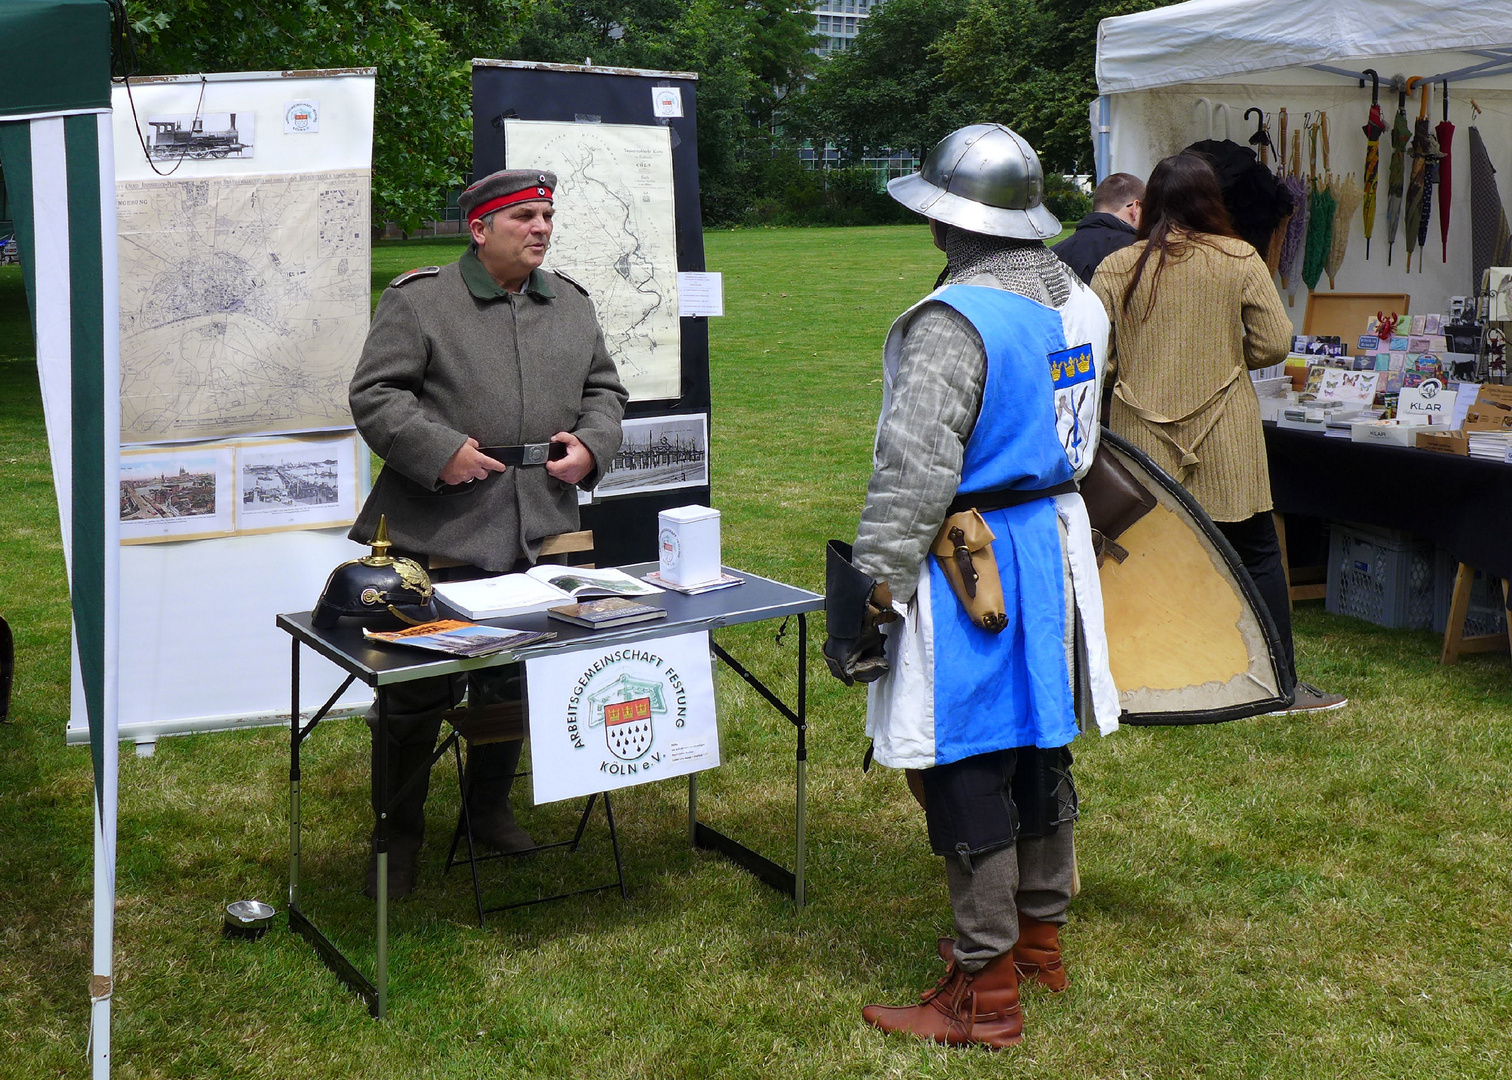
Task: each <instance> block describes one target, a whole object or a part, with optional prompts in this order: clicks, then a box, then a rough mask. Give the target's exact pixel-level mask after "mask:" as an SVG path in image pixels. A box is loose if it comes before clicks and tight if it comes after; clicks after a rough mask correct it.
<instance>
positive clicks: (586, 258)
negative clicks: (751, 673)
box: [504, 120, 682, 401]
mask: <svg viewBox="0 0 1512 1080" xmlns="http://www.w3.org/2000/svg"><path fill="white" fill-rule="evenodd" d="M504 148H505V149H504V156H505V165H506V167H507V168H511V169H546V170H549V171H551V172H554V173H556V174H557V199H556V229H555V231H554V232H553V233H552V236H551V247H550V249H549V250H548V252H547V255H546V267H547V269H556V270H561V271H562V272H563V273H565V274H569V275H571V277H572V278H573V280H575V281H579V282H581V283H582V284H583V286H584V287H585V288H587V289H588V292H589V295H590V296H592V298H593V303H594V306H595V308H596V309H597V310H598V317H599V324H600V325H601V326H602V327H603V328H604V340H605V342H606V343H607V344H608V346H609V354H610V355H611V356H613V357H614V362H615V363H616V364H617V365H618V366H619V374H620V378H621V379H622V380H624V383H625V388H626V389H627V390H629V391H630V398H631V400H632V401H644V400H648V399H654V398H675V397H678V396H680V395H681V393H682V342H681V334H680V330H679V325H678V321H677V319H678V314H677V220H676V216H675V214H674V211H673V205H672V137H671V133H670V130H669V129H668V128H665V127H660V126H655V127H652V126H648V125H640V124H578V123H564V122H558V121H547V120H508V121H505V124H504Z"/></svg>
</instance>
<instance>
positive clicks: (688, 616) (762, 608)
mask: <svg viewBox="0 0 1512 1080" xmlns="http://www.w3.org/2000/svg"><path fill="white" fill-rule="evenodd" d="M656 568H657V564H656V563H650V562H648V563H635V564H632V565H630V566H623V567H620V569H622V570H624V571H625V572H626V573H627V574H630V575H631V576H632V577H640V576H641V575H642V574H645V573H649V572H650V571H652V570H655V569H656ZM724 571H725V573H727V574H734V575H735V576H736V577H739V578H743V579H744V582H743V583H742V584H740V585H736V586H734V587H732V588H728V589H719V590H716V591H714V592H708V593H701V594H699V595H697V596H686V595H684V594H682V593H676V592H672V591H670V590H669V591H666V592H663V593H659V594H657V595H655V596H648V597H644V598H643V599H644V600H645V602H646V603H649V604H655V605H656V606H657V607H664V608H666V609H667V617H666V618H665V619H658V620H657V621H656V622H651V623H636V624H633V625H631V626H619V627H614V628H612V629H609V630H589V629H587V628H586V627H580V626H574V625H572V624H571V623H565V622H562V621H561V620H559V619H552V618H549V617H548V616H547V615H546V613H545V612H544V611H533V612H530V613H529V614H525V615H513V616H510V617H509V618H506V619H481V620H478V621H480V622H483V623H486V624H487V625H489V626H508V627H512V628H514V629H517V630H551V631H553V632H555V633H556V635H557V636H556V637H555V638H553V639H551V640H549V641H543V642H540V643H538V644H535V645H530V646H527V647H525V648H523V649H518V650H515V651H508V652H499V653H493V654H491V655H489V656H476V657H466V658H464V657H449V656H441V655H439V654H433V653H427V652H424V651H422V650H420V649H415V648H408V647H406V646H403V645H389V644H382V643H378V642H373V641H370V640H368V639H367V638H365V637H363V636H362V626H361V624H360V623H359V622H357V621H356V620H353V619H343V620H341V622H340V623H339V624H338V625H336V626H333V627H331V628H330V629H321V628H319V627H316V626H314V625H312V624H311V622H310V612H308V611H300V612H293V613H290V614H286V615H280V616H278V626H279V628H280V629H282V630H284V631H286V632H287V633H289V634H290V635H292V636H293V637H294V638H295V639H296V640H298V641H299V642H301V643H302V644H304V645H307V646H309V647H310V648H311V649H314V650H315V651H316V652H318V653H320V655H322V656H324V657H325V658H326V659H327V660H330V661H331V662H332V663H334V664H336V665H337V666H338V667H340V668H343V669H345V670H346V671H348V672H350V673H351V674H353V675H355V676H357V678H359V679H361V680H362V681H363V682H365V683H366V684H367V685H369V686H389V685H393V684H394V683H401V682H410V681H412V680H414V679H427V678H431V677H433V676H436V675H450V674H452V673H453V672H459V671H477V670H479V669H481V668H490V667H498V666H500V665H503V664H513V663H518V662H520V661H522V660H529V659H532V658H534V657H539V656H550V655H552V654H555V653H564V652H577V651H581V650H584V649H602V648H606V647H608V646H612V645H617V644H621V643H623V642H629V641H648V640H650V639H652V638H662V637H672V636H674V635H677V634H688V633H694V632H696V631H699V630H717V629H719V628H720V627H721V626H737V625H739V624H741V623H749V622H760V621H761V620H763V619H780V618H783V617H785V616H788V615H801V614H805V613H807V612H810V611H821V610H823V608H824V597H822V596H820V595H819V594H818V593H812V592H809V591H808V590H807V589H800V588H797V587H796V586H793V585H784V584H783V583H782V582H780V581H773V580H771V579H770V578H764V577H760V576H759V575H756V574H749V573H746V572H745V571H743V570H736V569H733V568H731V567H728V566H727V567H725V568H724ZM439 599H440V598H439V597H438V598H437V600H438V601H439ZM438 606H444V605H438ZM458 617H459V618H460V617H461V616H458Z"/></svg>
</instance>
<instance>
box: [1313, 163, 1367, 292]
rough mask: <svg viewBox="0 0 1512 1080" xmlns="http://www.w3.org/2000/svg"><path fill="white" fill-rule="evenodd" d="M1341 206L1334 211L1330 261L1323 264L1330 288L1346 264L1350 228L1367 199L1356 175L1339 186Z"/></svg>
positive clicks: (1338, 195)
mask: <svg viewBox="0 0 1512 1080" xmlns="http://www.w3.org/2000/svg"><path fill="white" fill-rule="evenodd" d="M1336 197H1337V198H1338V201H1339V205H1338V208H1337V209H1336V210H1334V220H1333V243H1332V244H1331V245H1330V246H1329V250H1328V260H1327V261H1326V262H1325V263H1324V264H1323V269H1324V271H1325V272H1326V273H1327V274H1328V287H1329V288H1330V289H1332V288H1334V287H1335V286H1334V275H1335V274H1337V273H1338V272H1339V267H1340V266H1341V265H1343V263H1344V252H1345V250H1346V249H1347V248H1348V247H1349V226H1350V223H1351V222H1352V221H1353V220H1354V215H1355V211H1356V210H1358V209H1359V208H1360V203H1361V202H1362V201H1363V200H1364V198H1365V192H1364V191H1363V190H1361V188H1360V185H1359V184H1357V183H1355V178H1354V173H1350V174H1349V175H1348V176H1346V177H1345V178H1344V182H1343V183H1342V184H1340V185H1338V189H1337V195H1336Z"/></svg>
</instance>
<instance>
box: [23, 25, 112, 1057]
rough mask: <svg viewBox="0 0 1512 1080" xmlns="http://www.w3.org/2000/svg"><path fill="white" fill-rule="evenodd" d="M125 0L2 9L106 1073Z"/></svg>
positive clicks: (96, 1011) (95, 1005) (97, 1050)
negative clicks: (87, 782) (74, 716)
mask: <svg viewBox="0 0 1512 1080" xmlns="http://www.w3.org/2000/svg"><path fill="white" fill-rule="evenodd" d="M110 33H111V16H110V8H109V6H108V5H107V4H106V3H104V0H5V2H4V3H3V4H0V43H3V44H0V60H3V63H0V168H3V169H4V173H5V186H6V189H7V195H8V199H9V204H10V213H11V217H12V220H13V221H14V222H15V225H16V239H17V244H18V246H19V249H20V253H21V263H22V273H23V277H24V279H25V282H26V294H27V300H28V303H29V306H30V309H31V318H32V330H33V334H34V337H35V340H36V347H37V375H38V379H39V381H40V383H41V387H42V401H43V411H44V413H45V416H46V421H47V434H48V447H49V450H50V452H51V456H52V466H53V482H54V485H55V487H56V489H57V492H58V516H59V519H60V524H61V526H62V534H63V546H64V559H65V561H66V563H67V566H68V575H69V577H68V580H69V596H70V601H71V605H72V609H73V645H74V657H75V671H76V674H77V679H76V689H81V690H82V699H83V705H84V709H85V711H86V713H87V715H88V719H89V735H90V749H91V755H92V757H93V763H94V774H95V815H94V818H95V874H94V910H95V919H94V963H93V969H92V970H93V975H92V977H91V979H90V988H89V989H90V1001H91V1009H90V1024H91V1059H92V1074H93V1075H94V1076H95V1077H97V1078H98V1077H108V1076H109V1074H110V999H111V992H112V972H113V954H114V916H115V910H114V909H115V864H116V859H115V846H116V766H117V762H116V753H117V744H116V700H115V697H116V695H115V685H116V642H117V619H118V613H117V610H116V607H117V598H118V596H119V591H120V590H119V581H118V566H119V520H118V519H119V508H118V499H119V493H118V486H119V485H118V476H119V450H120V447H119V441H120V439H119V436H120V375H119V350H118V345H119V340H118V312H117V307H118V297H117V288H118V285H117V276H116V257H115V242H116V241H115V238H116V224H115V152H114V148H113V146H112V136H111V118H110Z"/></svg>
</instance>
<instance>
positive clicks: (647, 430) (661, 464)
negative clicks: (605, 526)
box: [593, 413, 709, 497]
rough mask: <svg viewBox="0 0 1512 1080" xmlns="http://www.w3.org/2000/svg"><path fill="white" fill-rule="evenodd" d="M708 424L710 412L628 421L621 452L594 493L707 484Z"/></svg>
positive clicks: (665, 488)
mask: <svg viewBox="0 0 1512 1080" xmlns="http://www.w3.org/2000/svg"><path fill="white" fill-rule="evenodd" d="M708 420H709V418H708V414H706V413H695V414H692V415H686V416H648V417H642V418H639V419H634V420H626V421H625V422H624V426H623V431H624V435H623V437H622V438H621V441H620V448H619V452H618V453H617V454H615V455H614V458H613V460H612V461H611V462H610V463H609V468H608V469H607V470H606V471H605V472H604V477H603V479H602V480H600V481H599V482H598V486H597V487H595V488H594V489H593V494H594V496H595V497H600V496H605V495H629V494H631V493H633V492H642V491H664V490H667V489H669V488H681V487H702V486H703V485H704V484H707V483H708V482H709V423H708Z"/></svg>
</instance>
